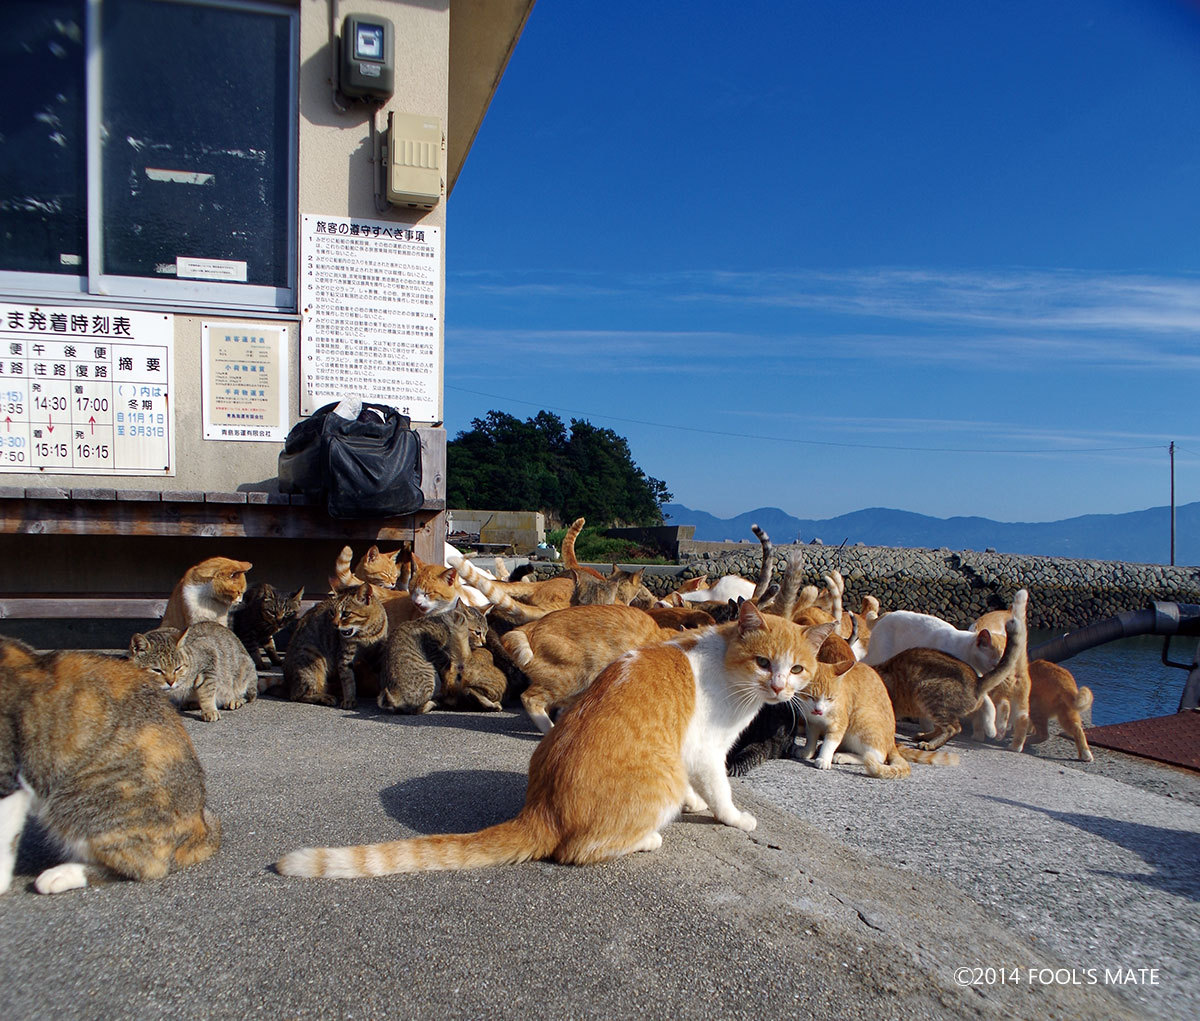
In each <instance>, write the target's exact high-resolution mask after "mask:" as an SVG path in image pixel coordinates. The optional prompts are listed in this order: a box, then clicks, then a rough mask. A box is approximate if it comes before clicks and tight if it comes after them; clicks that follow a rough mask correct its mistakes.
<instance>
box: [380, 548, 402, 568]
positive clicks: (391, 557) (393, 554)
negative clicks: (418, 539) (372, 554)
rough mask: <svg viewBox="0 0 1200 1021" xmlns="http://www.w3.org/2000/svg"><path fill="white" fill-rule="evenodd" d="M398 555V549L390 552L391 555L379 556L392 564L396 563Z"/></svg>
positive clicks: (383, 554)
mask: <svg viewBox="0 0 1200 1021" xmlns="http://www.w3.org/2000/svg"><path fill="white" fill-rule="evenodd" d="M399 555H400V551H399V550H398V549H394V550H392V552H391V553H382V554H380V556H382V557H383V558H384V559H385V560H390V561H391V562H392V563H393V564H394V563H395V562H396V557H398V556H399Z"/></svg>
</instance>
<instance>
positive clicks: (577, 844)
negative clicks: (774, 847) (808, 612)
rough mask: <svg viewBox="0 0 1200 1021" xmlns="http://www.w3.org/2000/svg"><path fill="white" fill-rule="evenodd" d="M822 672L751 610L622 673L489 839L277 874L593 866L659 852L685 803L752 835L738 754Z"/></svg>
mask: <svg viewBox="0 0 1200 1021" xmlns="http://www.w3.org/2000/svg"><path fill="white" fill-rule="evenodd" d="M578 609H581V610H582V609H592V610H595V609H608V610H614V609H616V610H619V609H622V608H621V607H590V608H588V607H579V608H578ZM814 666H815V663H814V656H813V651H812V648H811V646H810V645H809V644H808V643H807V642H806V641H805V640H804V636H803V634H802V633H801V631H800V629H799V628H797V627H796V626H795V625H794V624H792V623H791V622H790V621H785V620H783V619H782V618H777V617H776V618H771V617H766V616H764V615H762V614H760V613H759V612H758V610H757V609H756V608H755V606H754V605H753V604H752V603H746V604H744V605H743V607H742V610H741V614H740V616H739V618H738V620H737V622H736V623H730V624H728V625H725V626H724V627H720V628H712V629H710V630H707V631H700V632H690V633H688V634H686V635H681V636H679V637H678V638H677V639H676V640H675V641H672V642H668V643H665V644H662V645H653V646H649V647H647V648H643V649H638V650H636V651H634V652H632V653H630V654H628V655H626V656H623V657H621V658H620V659H619V660H617V661H616V662H615V663H613V664H612V665H611V666H609V667H608V669H607V670H605V671H604V672H603V673H602V674H601V676H600V677H599V678H598V679H597V680H596V682H595V683H594V684H593V685H592V686H591V687H590V688H589V689H588V690H587V691H586V692H585V693H584V694H583V696H582V697H581V698H580V699H579V700H578V701H577V702H576V703H575V704H574V705H573V706H572V707H571V708H570V709H568V710H567V711H566V712H565V713H564V714H563V717H562V719H561V720H560V721H559V724H558V726H556V727H555V728H554V729H553V730H552V731H550V733H549V734H548V735H547V736H546V737H545V738H543V739H542V741H541V742H540V743H539V744H538V746H537V748H536V749H535V751H534V753H533V758H532V760H531V761H530V764H529V785H528V790H527V794H526V798H525V807H524V808H523V809H522V810H521V812H520V813H519V814H518V815H517V817H516V818H515V819H512V820H510V821H508V822H505V823H501V824H499V825H498V826H492V827H489V828H487V829H485V830H481V831H479V832H478V833H470V834H442V835H435V836H427V837H417V838H415V839H411V840H398V841H393V842H391V843H385V844H375V845H370V846H365V847H353V848H307V849H304V850H300V851H293V852H292V853H290V854H288V855H286V856H285V857H284V858H282V859H281V860H280V861H279V862H277V863H276V866H275V868H276V870H277V871H278V872H279V873H281V874H283V875H298V876H326V877H330V878H333V877H352V876H367V875H387V874H392V873H396V872H415V871H425V870H432V869H461V868H478V867H481V866H485V865H499V864H502V863H515V862H520V861H529V860H532V859H552V860H554V861H558V862H561V863H564V864H579V865H582V864H588V863H594V862H600V861H605V860H607V859H610V858H615V857H617V856H619V855H623V854H629V853H631V852H633V851H652V850H655V849H657V848H658V847H659V846H661V844H662V835H661V833H660V832H659V831H660V830H661V829H662V828H663V827H664V826H665V825H666V824H667V823H669V822H670V821H671V820H673V819H674V818H675V817H676V816H678V814H679V812H680V808H681V806H682V807H683V808H685V809H687V810H689V811H703V810H704V809H705V808H708V807H709V806H711V811H712V814H713V816H714V817H715V818H716V819H717V820H718V821H720V822H722V823H725V824H726V825H727V826H736V827H738V828H739V829H742V830H745V831H750V830H752V829H754V827H755V825H756V821H755V819H754V817H753V816H752V815H750V814H748V813H746V812H742V811H740V810H739V809H738V808H737V807H736V806H735V805H734V803H733V797H732V792H731V790H730V787H729V780H728V778H727V777H726V775H725V769H724V763H725V752H726V751H727V749H728V748H729V746H730V745H731V744H732V743H733V740H734V738H735V737H736V736H737V734H738V733H739V732H740V731H741V730H742V728H743V727H745V726H746V724H747V723H748V722H749V721H750V719H751V717H752V716H753V715H754V713H755V712H756V711H757V709H758V707H759V706H760V705H761V704H763V703H764V702H770V703H774V702H784V701H787V700H788V699H789V698H791V697H792V695H793V694H794V693H795V692H796V691H797V690H798V688H800V687H802V686H803V685H804V684H805V683H806V682H807V679H808V677H809V676H811V672H812V670H813V668H814Z"/></svg>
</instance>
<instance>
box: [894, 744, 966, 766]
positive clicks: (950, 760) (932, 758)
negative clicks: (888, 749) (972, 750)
mask: <svg viewBox="0 0 1200 1021" xmlns="http://www.w3.org/2000/svg"><path fill="white" fill-rule="evenodd" d="M896 750H897V751H898V752H899V753H900V756H901V757H902V758H904V759H906V760H907V761H909V762H919V763H921V765H923V766H957V765H958V763H959V758H958V755H957V754H955V753H954V752H927V751H922V750H921V749H920V748H909V747H908V746H907V745H905V746H903V747H899V748H897V749H896Z"/></svg>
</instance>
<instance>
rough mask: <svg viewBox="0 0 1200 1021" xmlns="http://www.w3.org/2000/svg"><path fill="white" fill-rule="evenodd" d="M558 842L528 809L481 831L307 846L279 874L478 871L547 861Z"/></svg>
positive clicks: (279, 865) (278, 866) (287, 858)
mask: <svg viewBox="0 0 1200 1021" xmlns="http://www.w3.org/2000/svg"><path fill="white" fill-rule="evenodd" d="M557 844H558V839H557V837H556V835H555V834H554V833H553V832H552V831H551V829H550V827H549V825H547V824H546V823H545V822H543V821H541V820H540V819H537V818H536V816H534V815H533V814H532V813H528V812H525V811H522V812H521V814H520V815H518V816H517V817H516V818H515V819H510V820H509V821H508V822H502V823H500V824H499V825H497V826H489V827H488V828H487V829H483V830H479V831H478V832H476V833H439V834H434V835H431V836H427V837H414V838H412V839H410V840H393V841H391V842H389V843H386V844H360V845H358V846H357V847H305V848H301V849H300V850H298V851H292V852H291V853H289V854H285V855H284V856H283V857H282V858H280V859H279V861H277V862H276V863H275V871H276V872H278V873H279V874H280V875H282V876H305V877H307V878H323V879H358V878H363V877H366V876H390V875H394V874H396V873H398V872H434V871H443V870H447V869H477V868H483V867H485V866H488V865H515V864H517V863H518V862H523V861H531V860H533V859H535V858H545V857H548V856H549V855H550V853H551V852H552V851H553V850H554V848H555V847H556V846H557Z"/></svg>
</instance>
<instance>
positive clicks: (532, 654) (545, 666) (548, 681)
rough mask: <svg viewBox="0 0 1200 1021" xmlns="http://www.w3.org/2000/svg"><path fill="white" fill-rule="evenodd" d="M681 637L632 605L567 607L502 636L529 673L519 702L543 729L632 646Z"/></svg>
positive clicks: (546, 729) (516, 659) (515, 659)
mask: <svg viewBox="0 0 1200 1021" xmlns="http://www.w3.org/2000/svg"><path fill="white" fill-rule="evenodd" d="M675 637H677V634H676V632H674V631H668V630H665V629H663V628H660V627H659V626H658V623H657V622H656V621H655V620H654V618H653V617H651V616H649V615H648V614H646V613H645V612H643V611H642V610H639V609H636V608H635V607H632V606H568V607H566V608H564V609H562V610H558V611H556V612H554V613H549V614H547V615H546V616H545V617H542V618H541V619H540V620H535V621H533V622H532V623H529V624H522V625H521V626H520V627H518V628H514V629H513V630H512V631H509V632H508V634H506V635H504V637H502V638H501V639H500V643H501V644H502V645H503V646H504V649H505V651H506V652H508V654H509V655H510V656H511V657H512V661H513V662H514V663H515V664H516V665H517V666H518V667H520V668H521V670H523V671H524V672H525V675H526V676H527V677H528V678H529V687H528V688H526V689H525V691H524V692H523V693H522V695H521V703H522V705H524V706H525V711H526V712H527V713H529V718H530V719H531V720H532V721H533V722H534V724H535V725H536V726H537V728H538V730H540V731H541V732H542V733H543V734H545V733H546V732H547V731H549V730H550V728H551V726H552V725H553V724H552V722H551V719H550V712H551V710H553V709H555V708H556V707H558V706H559V705H561V704H562V703H563V702H565V701H566V700H567V699H569V698H571V697H572V696H573V695H577V694H578V693H579V692H581V691H583V690H584V688H586V687H587V686H588V685H589V684H591V683H592V681H593V680H595V678H596V677H598V676H599V675H600V672H601V671H602V670H603V669H604V668H605V667H606V666H608V664H609V663H611V662H612V661H613V660H615V659H616V658H617V657H618V656H620V655H622V654H623V653H626V652H628V651H629V650H630V649H635V648H637V647H638V646H641V645H647V644H648V643H650V642H659V641H664V640H666V639H669V638H675Z"/></svg>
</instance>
